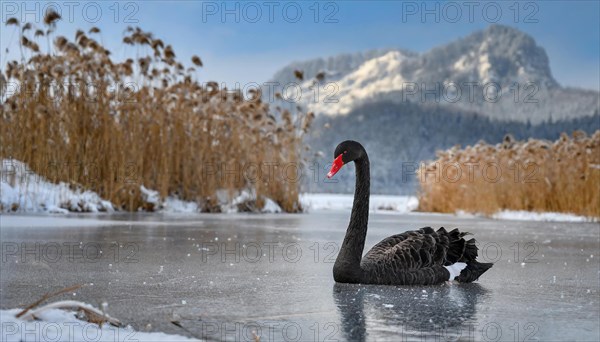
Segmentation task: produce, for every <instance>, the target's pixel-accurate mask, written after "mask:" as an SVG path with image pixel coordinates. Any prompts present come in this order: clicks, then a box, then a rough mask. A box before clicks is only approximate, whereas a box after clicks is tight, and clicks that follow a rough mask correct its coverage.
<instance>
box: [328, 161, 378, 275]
mask: <svg viewBox="0 0 600 342" xmlns="http://www.w3.org/2000/svg"><path fill="white" fill-rule="evenodd" d="M354 164H355V165H356V187H355V189H354V203H353V205H352V214H351V215H350V224H349V225H348V229H347V230H346V237H345V238H344V242H342V246H341V247H340V252H339V254H338V256H337V259H336V260H335V265H334V278H336V281H342V280H338V279H337V278H338V277H344V278H345V277H350V278H352V279H344V280H346V281H349V282H354V281H352V280H355V281H358V280H357V279H354V278H356V277H358V278H360V275H361V269H360V260H361V259H362V254H363V250H364V248H365V239H366V236H367V226H368V222H369V195H370V175H369V168H370V166H369V158H368V157H367V154H366V153H365V154H364V156H363V157H361V158H359V159H356V160H355V161H354Z"/></svg>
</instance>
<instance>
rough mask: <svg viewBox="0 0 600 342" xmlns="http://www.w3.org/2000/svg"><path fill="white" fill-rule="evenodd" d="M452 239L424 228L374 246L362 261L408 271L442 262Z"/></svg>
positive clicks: (441, 263) (395, 236) (387, 239)
mask: <svg viewBox="0 0 600 342" xmlns="http://www.w3.org/2000/svg"><path fill="white" fill-rule="evenodd" d="M448 246H449V241H448V238H447V237H446V236H445V235H440V234H437V233H436V232H435V231H434V230H433V229H432V228H430V227H425V228H421V229H419V230H415V231H408V232H404V233H401V234H397V235H393V236H390V237H388V238H386V239H384V240H382V241H381V242H379V243H378V244H376V245H375V246H373V248H372V249H371V250H370V251H369V252H368V253H367V254H366V255H365V257H364V258H363V264H364V265H369V264H377V265H381V266H383V265H386V267H391V268H393V269H399V270H402V269H403V270H408V269H419V268H426V267H431V266H435V265H443V262H444V259H445V258H446V252H447V251H448Z"/></svg>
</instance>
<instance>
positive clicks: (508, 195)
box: [417, 131, 600, 218]
mask: <svg viewBox="0 0 600 342" xmlns="http://www.w3.org/2000/svg"><path fill="white" fill-rule="evenodd" d="M513 140H514V139H512V137H511V136H510V135H508V136H506V137H505V139H504V142H503V143H502V144H497V145H489V144H486V143H483V142H480V143H477V144H475V145H474V146H467V147H466V148H464V149H460V148H458V147H454V148H451V149H449V150H447V151H442V152H438V155H437V156H438V158H437V160H435V161H433V162H429V163H427V164H424V165H422V166H421V168H420V169H419V171H418V173H417V176H418V177H419V182H420V184H421V192H420V196H419V197H420V199H419V210H422V211H435V212H446V213H451V212H456V211H457V210H465V211H468V212H480V213H486V214H491V213H494V212H496V211H498V210H502V209H509V210H528V211H539V212H546V211H550V212H564V213H574V214H579V215H585V216H588V217H596V218H598V217H600V190H599V189H600V131H596V132H595V133H594V134H593V135H592V136H587V135H586V134H585V133H584V132H582V131H576V132H574V133H573V137H572V138H570V137H569V136H568V135H567V134H565V133H563V134H562V135H561V137H560V138H559V139H558V140H557V141H555V142H550V141H544V140H534V139H530V140H529V141H526V142H524V141H513Z"/></svg>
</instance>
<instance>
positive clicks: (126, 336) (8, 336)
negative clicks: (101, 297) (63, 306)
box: [0, 309, 194, 342]
mask: <svg viewBox="0 0 600 342" xmlns="http://www.w3.org/2000/svg"><path fill="white" fill-rule="evenodd" d="M20 311H21V310H20V309H11V310H0V321H1V322H2V340H3V341H7V342H16V341H85V340H90V339H91V340H93V341H110V342H114V341H136V340H137V341H194V340H193V339H190V338H188V337H185V336H181V335H170V334H165V333H161V332H139V331H135V330H133V329H132V328H131V327H125V328H117V327H114V326H112V325H110V324H104V325H103V326H102V328H100V327H98V325H97V324H93V323H88V322H85V321H81V320H78V319H77V318H76V316H75V314H76V313H75V312H73V311H64V310H59V309H51V310H47V311H44V312H42V313H40V314H39V315H36V317H37V318H38V319H39V320H36V321H28V320H22V319H19V318H16V317H15V315H16V314H17V313H19V312H20Z"/></svg>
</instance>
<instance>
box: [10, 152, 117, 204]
mask: <svg viewBox="0 0 600 342" xmlns="http://www.w3.org/2000/svg"><path fill="white" fill-rule="evenodd" d="M0 175H1V179H0V211H4V212H7V211H16V212H47V213H56V214H65V213H68V212H69V211H73V212H99V211H108V212H112V211H114V206H113V205H112V203H110V202H109V201H107V200H104V199H102V198H101V197H100V196H99V195H98V194H97V193H95V192H93V191H89V190H83V189H80V188H75V189H73V187H72V186H70V185H69V184H67V183H64V182H61V183H59V184H54V183H50V182H49V181H48V180H46V179H45V178H44V177H42V176H40V175H37V174H36V173H34V172H32V171H31V168H29V166H28V165H27V164H25V163H23V162H20V161H18V160H14V159H3V160H2V165H1V169H0Z"/></svg>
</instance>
